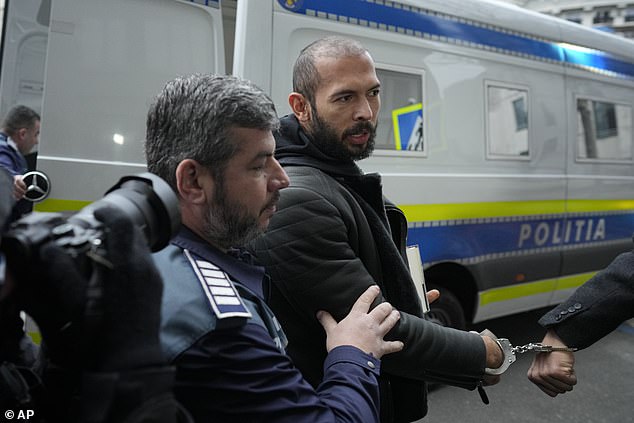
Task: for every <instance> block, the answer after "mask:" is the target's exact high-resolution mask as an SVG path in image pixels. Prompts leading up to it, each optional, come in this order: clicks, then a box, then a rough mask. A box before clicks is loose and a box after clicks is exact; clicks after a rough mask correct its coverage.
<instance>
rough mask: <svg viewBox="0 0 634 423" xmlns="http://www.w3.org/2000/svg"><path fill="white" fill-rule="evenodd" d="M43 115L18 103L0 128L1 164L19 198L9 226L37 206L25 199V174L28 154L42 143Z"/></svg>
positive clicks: (16, 196)
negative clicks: (41, 120) (9, 175)
mask: <svg viewBox="0 0 634 423" xmlns="http://www.w3.org/2000/svg"><path fill="white" fill-rule="evenodd" d="M39 137H40V115H38V114H37V112H35V110H33V109H31V108H29V107H26V106H22V105H18V106H14V107H12V108H11V110H9V113H7V115H6V116H5V118H4V120H3V121H2V129H0V166H1V167H3V168H5V169H6V170H7V171H8V172H9V173H10V174H11V176H12V177H13V196H14V198H15V200H16V201H17V203H16V205H15V207H14V209H13V212H12V214H11V217H10V218H9V220H8V221H7V225H8V224H9V223H11V222H12V221H15V220H17V219H18V218H20V217H21V216H22V215H24V214H26V213H28V212H30V211H31V210H32V208H33V205H32V203H31V202H29V201H26V200H23V197H24V194H25V193H26V189H27V187H26V185H25V183H24V181H22V175H24V174H25V173H26V172H27V171H28V167H27V162H26V159H25V157H24V156H25V155H27V154H28V153H30V152H31V150H32V149H33V147H34V146H35V145H36V144H37V143H38V142H39Z"/></svg>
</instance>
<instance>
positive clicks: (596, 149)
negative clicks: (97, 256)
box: [0, 0, 634, 326]
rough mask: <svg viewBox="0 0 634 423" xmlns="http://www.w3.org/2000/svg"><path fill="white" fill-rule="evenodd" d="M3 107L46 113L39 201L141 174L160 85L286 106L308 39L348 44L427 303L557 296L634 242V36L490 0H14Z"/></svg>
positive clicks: (492, 308) (473, 317)
mask: <svg viewBox="0 0 634 423" xmlns="http://www.w3.org/2000/svg"><path fill="white" fill-rule="evenodd" d="M6 6H7V18H6V20H5V22H6V24H5V28H4V37H3V54H2V67H1V75H0V76H1V80H0V112H2V113H5V112H6V111H7V110H8V108H9V107H10V106H11V105H13V104H16V103H23V104H28V105H31V106H33V107H35V108H37V109H38V110H41V114H42V135H41V144H40V146H39V154H38V161H37V166H38V168H39V169H41V170H43V171H44V172H46V173H47V174H48V175H49V176H50V178H51V183H52V186H53V191H52V193H51V195H50V198H49V199H47V200H46V201H45V202H43V203H41V204H39V205H38V206H37V209H39V210H47V211H55V210H61V209H78V208H80V207H82V206H83V205H85V204H86V203H87V202H90V201H94V200H95V199H97V198H99V197H101V195H102V194H103V192H104V191H105V190H106V189H107V188H108V187H109V186H110V185H111V184H112V183H113V182H114V181H116V180H118V178H119V177H120V176H121V175H124V174H130V173H136V172H140V171H143V170H144V156H143V138H144V126H145V114H146V111H147V109H148V106H149V104H150V103H151V102H152V98H153V96H154V95H155V94H156V93H157V92H158V91H159V89H160V88H161V87H162V85H163V84H164V82H165V81H167V80H168V79H171V78H173V77H175V76H176V75H178V74H185V73H191V72H210V73H212V72H213V73H234V74H237V75H240V76H243V77H246V78H248V79H251V80H252V81H254V82H255V83H257V84H258V85H260V86H261V87H262V88H264V89H265V90H267V91H268V92H270V94H271V96H272V98H273V99H274V101H275V103H276V105H277V107H278V112H280V114H285V113H287V112H288V110H289V109H288V106H287V102H286V98H287V95H288V93H289V92H290V91H291V68H292V64H293V62H294V60H295V58H296V57H297V55H298V53H299V51H300V49H301V48H302V47H304V46H305V45H307V44H308V43H310V42H311V41H313V40H315V39H317V38H320V37H322V36H325V35H328V34H339V35H344V36H347V37H352V38H355V39H357V40H359V41H361V42H362V43H363V44H364V46H366V47H367V48H368V49H369V50H370V52H371V54H372V56H373V58H374V60H375V61H376V64H377V72H378V74H379V78H380V79H381V83H382V93H381V101H382V108H381V113H380V116H379V127H378V135H377V150H376V151H375V153H374V155H373V157H371V158H370V159H367V160H364V161H362V162H360V164H361V166H362V167H363V168H364V170H366V171H368V172H374V171H376V172H380V173H381V174H382V175H383V181H384V188H385V192H386V194H387V195H388V197H390V198H391V199H392V200H393V201H394V202H396V203H397V204H399V205H400V206H401V207H402V209H403V210H404V211H405V214H406V216H407V217H408V220H409V222H410V233H409V240H408V242H409V243H410V244H418V245H419V246H420V250H421V255H422V259H423V262H424V263H425V276H426V279H427V284H428V285H432V286H435V287H439V288H440V289H441V291H442V293H443V294H442V297H441V300H440V301H439V303H438V304H436V305H435V307H434V308H433V311H432V315H433V316H434V317H435V318H436V319H437V320H439V321H440V322H442V323H445V324H450V325H454V326H463V325H464V324H465V323H470V322H479V321H482V320H487V319H491V318H495V317H499V316H505V315H509V314H512V313H517V312H520V311H525V310H529V309H533V308H538V307H543V306H547V305H551V304H555V303H557V302H559V301H561V300H562V299H563V298H565V297H567V296H568V295H569V294H570V293H571V291H572V290H573V289H574V288H576V287H577V286H578V285H579V284H581V283H583V282H584V281H585V280H587V279H588V278H589V277H590V276H591V275H592V274H594V273H595V272H596V271H597V270H599V269H601V268H603V267H604V266H605V265H607V264H608V263H609V262H610V261H611V260H612V258H613V257H614V256H615V255H616V254H618V253H619V252H622V251H625V250H629V249H631V247H632V244H631V235H632V233H633V232H634V162H633V160H634V151H633V150H634V147H633V145H634V132H633V129H632V121H633V120H634V112H633V110H634V109H633V108H634V43H633V42H632V41H629V40H626V39H623V38H618V37H616V36H613V35H610V34H605V33H601V32H598V31H595V30H591V29H588V28H584V27H581V26H579V25H577V24H573V23H570V22H566V21H562V20H559V19H556V18H551V17H548V16H545V15H541V14H537V13H534V12H530V11H526V10H523V9H520V8H518V7H515V6H512V5H509V4H506V3H498V2H496V1H493V0H470V1H466V2H465V1H462V0H425V1H423V0H399V1H384V0H346V1H336V0H295V1H293V0H237V1H235V0H234V1H224V0H223V1H214V0H195V1H180V0H108V1H103V0H8V1H7V5H6Z"/></svg>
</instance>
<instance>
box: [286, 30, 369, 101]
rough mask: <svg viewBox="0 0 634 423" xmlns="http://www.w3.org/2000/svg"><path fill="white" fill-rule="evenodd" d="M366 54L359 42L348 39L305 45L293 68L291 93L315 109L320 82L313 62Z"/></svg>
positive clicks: (321, 40) (337, 38)
mask: <svg viewBox="0 0 634 423" xmlns="http://www.w3.org/2000/svg"><path fill="white" fill-rule="evenodd" d="M365 53H368V50H367V49H366V48H365V47H363V46H362V45H361V43H360V42H358V41H356V40H352V39H349V38H343V37H338V36H334V35H333V36H328V37H325V38H322V39H320V40H317V41H314V42H312V43H311V44H309V45H307V46H306V47H304V48H303V49H302V51H301V52H300V53H299V57H298V58H297V60H296V61H295V66H293V91H295V92H297V93H300V94H302V95H303V96H304V97H306V99H307V100H308V102H309V103H310V105H311V106H312V107H313V108H314V107H315V92H316V91H317V87H318V86H319V83H320V82H321V80H320V78H319V72H317V68H316V66H315V62H316V61H317V59H318V58H321V57H333V58H339V57H355V56H361V55H363V54H365Z"/></svg>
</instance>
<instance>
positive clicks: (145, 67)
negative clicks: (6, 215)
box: [38, 0, 225, 211]
mask: <svg viewBox="0 0 634 423" xmlns="http://www.w3.org/2000/svg"><path fill="white" fill-rule="evenodd" d="M51 1H52V4H51V17H50V25H49V31H48V51H47V57H46V75H45V78H44V96H43V106H42V134H41V141H40V150H39V151H40V153H39V159H38V168H39V169H40V170H43V171H44V172H46V173H47V174H48V175H49V177H50V179H51V184H52V192H51V194H50V197H49V199H47V200H46V201H45V202H43V203H41V204H40V205H39V207H38V209H39V210H44V211H55V210H66V209H76V208H79V207H81V206H83V205H84V204H85V202H88V201H93V200H95V199H98V198H100V197H101V196H102V195H103V193H104V192H105V190H106V189H107V188H108V187H110V186H111V185H112V184H113V183H114V182H116V181H117V180H118V179H119V178H120V177H121V176H122V175H125V174H130V173H137V172H142V171H144V170H145V157H144V153H143V142H144V138H145V120H146V114H147V110H148V107H149V105H150V104H151V102H152V99H153V97H154V96H155V95H156V93H157V92H158V91H159V90H160V89H161V87H162V86H163V85H164V84H165V82H166V81H167V80H169V79H172V78H174V77H176V76H178V75H181V74H188V73H193V72H204V73H225V53H224V42H223V39H224V35H223V22H222V14H221V11H220V4H219V1H213V0H206V1H203V2H193V1H179V0H108V1H98V0H51ZM199 3H201V4H199Z"/></svg>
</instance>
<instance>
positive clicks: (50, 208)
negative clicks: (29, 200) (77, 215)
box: [34, 198, 91, 213]
mask: <svg viewBox="0 0 634 423" xmlns="http://www.w3.org/2000/svg"><path fill="white" fill-rule="evenodd" d="M90 203H91V201H80V200H58V199H55V198H47V199H46V200H44V201H42V202H41V203H37V204H36V205H35V207H34V210H35V211H38V212H51V213H53V212H55V213H56V212H62V211H78V210H81V209H83V208H84V207H86V206H87V205H88V204H90Z"/></svg>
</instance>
